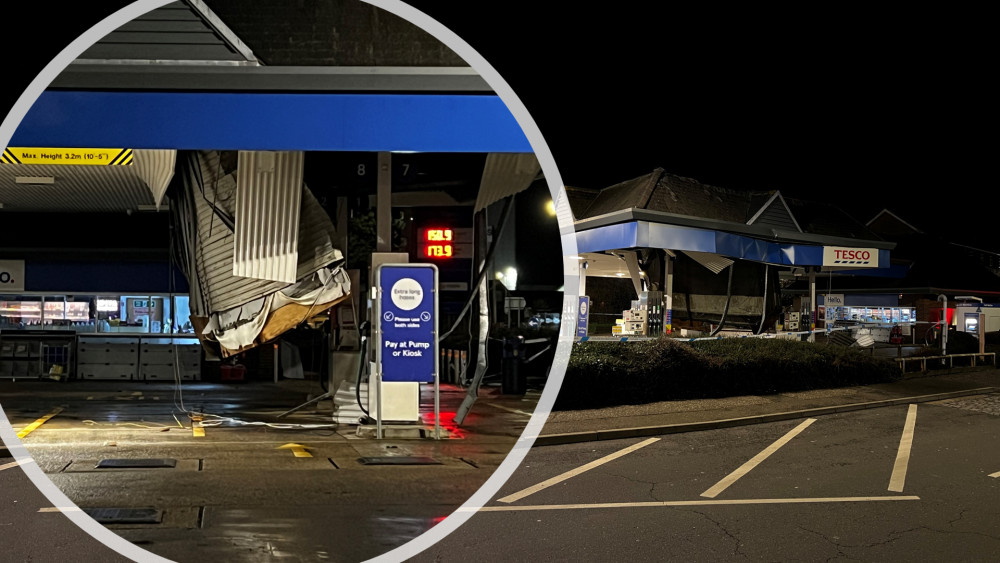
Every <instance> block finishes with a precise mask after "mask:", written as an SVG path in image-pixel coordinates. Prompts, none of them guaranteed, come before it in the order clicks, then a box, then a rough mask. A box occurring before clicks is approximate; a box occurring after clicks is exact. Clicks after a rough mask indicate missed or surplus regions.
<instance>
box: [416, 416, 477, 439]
mask: <svg viewBox="0 0 1000 563" xmlns="http://www.w3.org/2000/svg"><path fill="white" fill-rule="evenodd" d="M456 414H458V413H456V412H455V411H441V413H440V415H441V437H442V438H447V439H450V440H461V439H463V438H465V437H466V434H465V431H464V430H462V429H461V428H460V427H459V426H458V425H457V424H455V415H456ZM420 419H421V420H422V421H423V423H424V426H426V427H429V428H430V429H431V430H433V429H434V411H430V412H423V413H421V414H420Z"/></svg>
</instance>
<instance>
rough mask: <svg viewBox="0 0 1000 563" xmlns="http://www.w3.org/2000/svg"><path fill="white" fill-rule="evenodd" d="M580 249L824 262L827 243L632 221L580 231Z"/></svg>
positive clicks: (885, 254) (884, 258) (883, 256)
mask: <svg viewBox="0 0 1000 563" xmlns="http://www.w3.org/2000/svg"><path fill="white" fill-rule="evenodd" d="M576 244H577V251H578V252H581V253H584V252H603V251H606V250H619V249H625V248H665V249H669V250H682V251H690V252H711V253H714V254H719V255H721V256H726V257H729V258H737V259H741V260H750V261H754V262H765V263H768V264H780V265H787V266H822V265H823V246H819V245H815V244H795V243H784V242H781V243H779V242H774V241H766V240H762V239H758V238H753V237H749V236H745V235H737V234H733V233H727V232H724V231H717V230H711V229H697V228H693V227H684V226H679V225H667V224H662V223H650V222H648V221H631V222H627V223H618V224H614V225H606V226H602V227H596V228H593V229H586V230H583V231H579V232H577V234H576ZM878 253H879V264H882V265H883V266H880V268H883V267H887V265H888V264H889V251H888V250H885V249H880V250H879V251H878Z"/></svg>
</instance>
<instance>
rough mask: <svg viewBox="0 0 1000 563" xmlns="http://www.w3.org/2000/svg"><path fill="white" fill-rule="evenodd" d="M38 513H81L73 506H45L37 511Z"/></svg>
mask: <svg viewBox="0 0 1000 563" xmlns="http://www.w3.org/2000/svg"><path fill="white" fill-rule="evenodd" d="M38 511H39V512H82V511H81V510H80V509H79V508H77V507H75V506H46V507H42V508H39V509H38Z"/></svg>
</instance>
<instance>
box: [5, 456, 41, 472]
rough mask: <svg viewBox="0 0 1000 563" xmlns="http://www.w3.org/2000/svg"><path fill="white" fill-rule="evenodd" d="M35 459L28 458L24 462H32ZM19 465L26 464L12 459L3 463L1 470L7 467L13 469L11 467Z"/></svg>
mask: <svg viewBox="0 0 1000 563" xmlns="http://www.w3.org/2000/svg"><path fill="white" fill-rule="evenodd" d="M34 461H35V460H33V459H29V460H26V461H25V462H24V463H32V462H34ZM18 465H24V464H22V463H20V462H17V461H12V462H10V463H5V464H3V465H0V471H4V470H6V469H11V468H14V467H17V466H18Z"/></svg>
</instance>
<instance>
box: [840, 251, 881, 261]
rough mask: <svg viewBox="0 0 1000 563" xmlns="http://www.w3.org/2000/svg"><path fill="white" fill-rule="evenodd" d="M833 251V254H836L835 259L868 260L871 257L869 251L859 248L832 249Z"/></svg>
mask: <svg viewBox="0 0 1000 563" xmlns="http://www.w3.org/2000/svg"><path fill="white" fill-rule="evenodd" d="M833 253H834V256H836V258H837V260H864V261H868V260H869V259H871V256H872V254H871V252H868V251H867V250H860V251H859V250H839V249H834V251H833Z"/></svg>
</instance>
